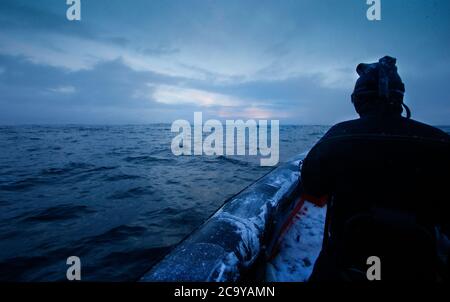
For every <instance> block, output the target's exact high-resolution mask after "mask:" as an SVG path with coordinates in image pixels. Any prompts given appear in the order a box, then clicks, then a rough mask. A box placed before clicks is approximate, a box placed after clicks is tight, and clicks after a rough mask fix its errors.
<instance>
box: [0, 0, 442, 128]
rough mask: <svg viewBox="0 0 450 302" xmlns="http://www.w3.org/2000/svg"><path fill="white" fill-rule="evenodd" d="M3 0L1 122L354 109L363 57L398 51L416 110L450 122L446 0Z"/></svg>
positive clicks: (319, 113) (298, 117)
mask: <svg viewBox="0 0 450 302" xmlns="http://www.w3.org/2000/svg"><path fill="white" fill-rule="evenodd" d="M381 3H382V20H381V21H377V22H370V21H368V20H367V18H366V10H367V8H368V6H367V5H366V0H345V1H342V0H334V1H331V0H303V1H302V0H292V1H290V0H278V1H275V0H274V1H265V0H214V1H213V0H199V1H196V0H151V1H139V0H133V1H123V0H81V4H82V8H81V14H82V16H81V17H82V20H81V22H69V21H68V20H67V19H66V10H67V5H66V1H65V0H39V1H37V0H36V1H32V0H1V1H0V124H53V123H58V124H66V123H88V124H123V123H155V122H172V121H174V120H175V119H179V118H182V119H192V118H193V112H194V111H202V112H203V113H204V115H205V118H219V119H227V118H232V119H237V118H242V119H251V118H261V119H280V120H281V123H282V124H283V123H284V124H287V123H289V124H333V123H335V122H339V121H342V120H345V119H350V118H355V117H356V114H355V113H354V110H353V106H352V105H351V102H350V94H351V92H352V89H353V86H354V82H355V80H356V72H355V68H356V65H357V64H358V63H360V62H373V61H377V60H378V58H380V57H382V56H384V55H391V56H394V57H396V58H397V60H398V67H399V73H400V75H401V76H402V78H403V80H404V82H405V85H406V103H407V104H408V105H410V107H411V110H412V113H413V118H415V119H418V120H420V121H424V122H427V123H431V124H438V125H443V124H450V106H449V104H450V98H449V93H450V84H449V80H450V52H449V49H450V47H449V46H450V43H449V41H450V32H449V31H450V1H447V0H442V1H428V0H426V1H425V0H422V1H420V0H389V1H388V0H382V2H381Z"/></svg>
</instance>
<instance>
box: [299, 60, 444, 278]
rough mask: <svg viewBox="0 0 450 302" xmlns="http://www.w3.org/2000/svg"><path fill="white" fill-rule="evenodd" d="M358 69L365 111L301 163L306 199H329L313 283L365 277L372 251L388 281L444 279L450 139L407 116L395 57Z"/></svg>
mask: <svg viewBox="0 0 450 302" xmlns="http://www.w3.org/2000/svg"><path fill="white" fill-rule="evenodd" d="M356 71H357V73H358V75H359V79H358V80H357V82H356V85H355V89H354V92H353V94H352V103H353V105H354V107H355V109H356V112H357V113H358V114H359V116H360V118H359V119H356V120H351V121H345V122H342V123H339V124H337V125H335V126H333V127H332V128H331V129H330V130H329V131H328V132H327V133H326V134H325V135H324V136H323V138H321V139H320V140H319V142H318V143H317V144H316V145H315V146H314V147H313V148H312V149H311V151H310V152H309V153H308V155H307V157H306V158H305V160H304V161H303V164H302V166H301V179H300V184H301V190H302V195H303V197H304V199H305V200H308V201H310V202H313V203H315V204H316V205H319V206H324V205H325V204H327V218H326V224H325V230H324V241H323V247H322V251H321V253H320V255H319V258H318V260H317V262H316V264H315V266H314V270H313V273H312V275H311V277H310V281H321V280H368V277H367V270H368V268H369V267H370V265H369V263H368V262H367V259H368V257H370V256H376V257H378V259H379V260H380V264H381V265H380V270H381V280H411V279H412V280H446V278H447V276H448V262H447V259H448V237H449V226H448V223H449V222H450V221H449V214H448V211H447V204H448V203H449V202H450V197H449V196H450V194H449V191H448V187H447V185H449V175H450V174H449V171H450V165H449V156H450V137H449V135H448V134H446V133H445V132H443V131H441V130H439V129H437V128H434V127H432V126H429V125H426V124H423V123H420V122H417V121H414V120H412V119H411V118H410V115H411V113H410V110H409V108H408V107H407V106H406V105H405V104H404V103H403V95H404V92H405V86H404V84H403V83H402V80H401V78H400V76H399V75H398V73H397V67H396V59H395V58H392V57H388V56H386V57H383V58H382V59H380V60H379V62H377V63H373V64H359V65H358V67H357V69H356ZM403 108H405V110H406V117H403V116H402V112H403Z"/></svg>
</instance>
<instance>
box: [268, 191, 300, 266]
mask: <svg viewBox="0 0 450 302" xmlns="http://www.w3.org/2000/svg"><path fill="white" fill-rule="evenodd" d="M304 203H305V199H304V198H303V196H300V198H299V199H298V201H297V204H296V206H295V208H294V209H293V210H292V212H291V214H289V216H288V218H287V219H286V221H285V222H284V224H283V226H282V227H281V229H280V233H279V235H278V240H277V242H276V243H275V246H274V247H273V249H272V253H271V254H270V256H269V261H270V260H272V259H273V258H275V255H276V254H278V250H279V248H280V244H281V242H282V241H283V238H284V236H285V235H286V233H287V231H288V230H289V228H290V227H291V226H292V224H293V223H294V217H295V215H297V214H298V212H300V210H301V208H302V207H303V204H304Z"/></svg>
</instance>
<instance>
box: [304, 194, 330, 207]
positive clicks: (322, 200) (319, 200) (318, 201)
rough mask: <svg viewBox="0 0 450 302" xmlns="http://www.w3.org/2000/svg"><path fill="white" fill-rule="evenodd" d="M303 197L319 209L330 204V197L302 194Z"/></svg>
mask: <svg viewBox="0 0 450 302" xmlns="http://www.w3.org/2000/svg"><path fill="white" fill-rule="evenodd" d="M302 197H303V198H304V199H306V200H307V201H309V202H312V203H313V204H315V205H316V206H318V207H321V208H323V207H324V206H325V205H326V204H327V202H328V195H322V196H320V197H316V196H314V195H310V194H302Z"/></svg>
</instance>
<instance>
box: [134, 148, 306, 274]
mask: <svg viewBox="0 0 450 302" xmlns="http://www.w3.org/2000/svg"><path fill="white" fill-rule="evenodd" d="M305 155H306V154H305V153H303V154H301V155H298V156H297V157H295V158H293V159H291V160H289V161H288V162H286V163H283V164H281V165H280V166H278V167H277V168H275V169H274V170H272V171H271V172H269V173H268V174H266V175H265V176H263V177H262V178H260V179H259V180H258V181H256V182H255V183H253V184H252V185H250V186H249V187H247V188H246V189H244V190H243V191H241V192H240V193H238V194H236V195H235V196H233V197H231V198H230V199H229V200H228V201H227V202H225V203H224V205H223V206H222V207H221V208H219V209H218V210H217V212H216V213H214V214H213V215H212V216H211V217H210V218H209V219H208V220H207V221H206V222H204V223H203V224H202V225H201V226H200V227H199V228H197V229H196V230H195V231H194V232H193V233H192V234H191V235H189V236H188V237H186V238H185V239H184V240H183V241H181V242H180V243H179V244H178V245H177V246H176V247H175V248H174V249H172V251H171V252H170V253H169V254H168V255H166V256H165V257H164V258H163V259H162V260H161V261H160V262H159V263H157V264H156V265H154V266H153V267H152V268H151V269H150V271H148V272H147V273H146V274H145V275H144V276H143V277H142V278H141V280H140V281H144V282H146V281H149V282H160V281H163V282H177V281H184V282H194V281H198V282H227V281H238V280H264V278H265V276H264V274H265V265H264V263H266V262H267V261H268V260H269V259H270V257H271V256H272V255H273V254H274V252H275V249H276V246H277V242H278V235H279V233H280V230H281V229H282V228H283V226H284V225H285V223H286V219H288V217H289V216H290V214H291V213H292V211H293V210H294V209H295V208H298V206H299V205H298V203H299V202H300V200H299V195H300V194H299V176H300V165H301V163H302V161H303V159H304V157H305Z"/></svg>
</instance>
